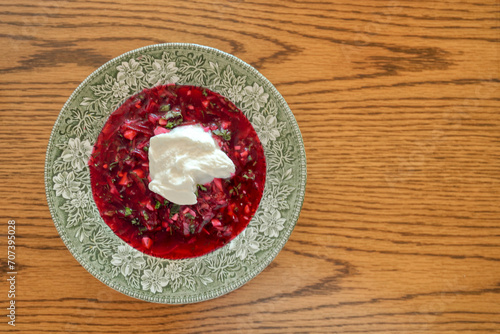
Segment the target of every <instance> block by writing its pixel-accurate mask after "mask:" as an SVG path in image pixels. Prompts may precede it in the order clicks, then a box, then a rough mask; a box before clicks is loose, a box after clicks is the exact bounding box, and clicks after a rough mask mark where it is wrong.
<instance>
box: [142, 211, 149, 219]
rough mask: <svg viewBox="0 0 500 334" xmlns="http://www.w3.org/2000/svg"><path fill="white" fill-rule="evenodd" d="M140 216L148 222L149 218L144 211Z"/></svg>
mask: <svg viewBox="0 0 500 334" xmlns="http://www.w3.org/2000/svg"><path fill="white" fill-rule="evenodd" d="M142 215H143V216H144V219H146V220H149V216H148V213H147V212H146V211H142Z"/></svg>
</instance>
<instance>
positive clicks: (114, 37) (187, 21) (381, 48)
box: [0, 0, 500, 333]
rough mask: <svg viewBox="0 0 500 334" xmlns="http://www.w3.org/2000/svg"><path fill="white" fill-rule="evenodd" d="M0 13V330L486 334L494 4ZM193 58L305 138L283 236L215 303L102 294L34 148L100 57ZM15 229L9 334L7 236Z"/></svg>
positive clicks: (185, 6) (203, 0) (497, 217)
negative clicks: (277, 103) (256, 78)
mask: <svg viewBox="0 0 500 334" xmlns="http://www.w3.org/2000/svg"><path fill="white" fill-rule="evenodd" d="M350 3H351V2H350V1H336V0H335V1H333V0H332V1H292V0H288V1H262V0H256V1H243V0H232V1H219V0H212V1H207V0H197V1H168V2H167V1H148V2H147V4H144V5H138V4H136V3H135V2H134V1H118V0H115V1H111V0H90V1H57V0H56V1H42V0H39V1H34V0H16V1H6V0H2V1H1V13H0V17H1V20H0V41H1V45H2V47H3V54H2V57H1V58H0V73H1V76H0V113H1V114H0V115H1V118H0V124H1V132H0V140H1V144H2V145H1V146H0V161H1V170H0V182H1V184H2V186H1V189H0V192H1V197H0V199H1V203H2V204H1V205H2V210H1V213H0V216H1V224H2V230H1V232H0V234H1V237H0V239H1V240H0V247H1V248H0V249H1V251H0V253H1V254H2V256H1V261H2V262H1V273H2V280H1V281H2V283H1V284H0V288H1V290H0V295H1V296H2V298H1V299H0V301H2V304H1V305H0V307H1V308H2V309H3V310H4V311H3V312H2V319H3V320H2V323H1V325H0V331H2V332H24V333H75V332H76V333H126V332H131V333H149V332H152V333H155V332H157V333H164V332H169V333H214V332H220V333H227V332H235V333H247V332H248V333H494V332H496V333H500V112H499V106H500V105H499V102H498V101H499V96H500V94H499V89H498V88H499V74H500V71H499V64H500V62H499V54H498V52H499V40H500V29H499V28H500V27H499V12H500V11H499V10H500V8H499V4H498V2H497V1H478V0H475V1H468V0H467V1H451V2H441V1H418V2H417V1H405V0H395V1H385V0H380V1H358V2H354V4H350ZM163 42H189V43H197V44H203V45H208V46H212V47H215V48H218V49H221V50H223V51H226V52H229V53H232V54H234V55H235V56H237V57H239V58H241V59H243V60H244V61H246V62H248V63H249V64H251V65H253V66H255V67H256V68H257V69H258V70H259V71H260V72H261V73H262V74H264V75H265V76H266V77H267V78H268V79H269V80H270V81H271V82H272V83H273V84H274V85H275V86H276V87H277V88H278V90H279V91H280V92H281V94H282V95H283V96H284V97H285V99H286V100H287V102H288V104H289V105H290V107H291V109H292V110H293V112H294V114H295V117H296V119H297V122H298V124H299V126H300V129H301V131H302V135H303V138H304V142H305V148H306V152H307V164H308V165H307V167H308V184H307V192H306V197H305V202H304V206H303V209H302V213H301V216H300V219H299V221H298V223H297V227H296V228H295V230H294V232H293V233H292V235H291V238H290V240H289V242H288V243H287V244H286V246H285V247H284V249H283V251H282V252H281V253H280V254H279V255H278V257H277V258H276V259H275V260H274V262H272V264H271V265H270V266H269V267H268V268H267V269H266V270H264V271H263V272H262V273H261V274H260V275H258V276H257V277H256V278H255V279H253V280H252V281H250V282H249V283H248V284H246V285H244V286H243V287H242V288H240V289H238V290H236V291H234V292H232V293H230V294H228V295H225V296H223V297H220V298H217V299H215V300H211V301H207V302H203V303H198V304H191V305H183V306H170V305H158V304H152V303H147V302H143V301H140V300H135V299H133V298H130V297H127V296H125V295H122V294H121V293H118V292H115V291H114V290H112V289H111V288H109V287H107V286H106V285H104V284H103V283H101V282H99V281H98V280H97V279H95V278H94V277H93V276H92V275H90V274H89V273H88V272H87V271H86V270H85V269H84V268H83V267H82V266H80V264H79V263H78V262H77V261H76V260H75V259H74V258H73V257H72V256H71V254H70V253H69V251H68V250H67V249H66V247H65V246H64V244H63V242H62V241H61V239H60V238H59V235H58V234H57V231H56V229H55V227H54V224H53V222H52V219H51V216H50V213H49V210H48V207H47V202H46V199H45V190H44V182H43V174H44V160H45V150H46V146H47V142H48V140H49V135H50V132H51V129H52V126H53V124H54V122H55V120H56V118H57V115H58V113H59V111H60V109H61V108H62V106H63V104H64V102H65V101H66V100H67V99H68V97H69V95H70V94H71V93H72V91H73V90H74V89H75V88H76V87H77V86H78V84H79V83H80V82H81V81H82V80H84V79H85V78H86V77H87V76H88V75H89V74H90V73H91V72H93V71H94V70H95V69H96V68H97V67H99V66H100V65H102V64H103V63H105V62H106V61H108V60H110V59H112V58H114V57H116V56H118V55H120V54H122V53H124V52H126V51H129V50H133V49H136V48H138V47H141V46H145V45H149V44H156V43H163ZM10 219H14V220H15V222H16V238H17V239H16V264H17V267H16V270H17V272H18V273H17V276H16V298H15V300H16V316H17V317H16V326H15V327H12V326H8V325H7V320H8V319H7V318H6V317H5V316H4V314H6V313H7V311H6V310H5V308H6V307H8V306H9V304H8V300H7V299H6V297H7V292H8V290H9V286H8V285H7V284H6V280H5V277H6V276H7V271H8V269H7V263H6V261H7V250H6V249H7V223H8V220H10Z"/></svg>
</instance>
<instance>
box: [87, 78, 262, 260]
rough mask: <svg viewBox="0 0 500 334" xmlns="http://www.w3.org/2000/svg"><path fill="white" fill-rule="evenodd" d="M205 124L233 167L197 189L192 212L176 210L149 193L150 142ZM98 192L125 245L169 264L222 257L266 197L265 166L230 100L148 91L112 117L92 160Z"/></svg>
mask: <svg viewBox="0 0 500 334" xmlns="http://www.w3.org/2000/svg"><path fill="white" fill-rule="evenodd" d="M188 124H199V125H201V126H202V127H204V128H205V129H207V131H208V130H209V131H210V132H211V134H212V137H213V138H214V140H215V141H216V143H218V144H219V146H220V148H221V150H222V151H223V152H225V153H226V155H227V156H228V157H229V158H230V159H231V160H232V161H233V163H234V165H235V167H236V172H235V174H234V176H232V177H230V178H228V179H214V180H213V182H211V183H207V184H203V185H198V196H197V198H198V201H197V203H196V204H194V205H177V204H174V203H171V202H169V201H167V200H166V199H165V198H163V197H162V196H160V195H158V194H156V193H154V192H152V191H150V190H149V188H148V184H149V182H150V180H151V179H150V177H149V161H148V148H149V140H150V138H151V137H152V136H154V135H156V134H159V133H165V132H168V131H169V130H170V129H172V128H174V127H177V126H183V125H188ZM89 167H90V179H91V184H92V193H93V196H94V200H95V202H96V204H97V208H98V209H99V212H100V214H101V217H102V218H103V219H104V221H105V222H106V224H107V225H108V226H109V227H110V228H111V229H112V230H113V231H114V232H115V233H116V234H117V235H118V236H119V237H120V238H121V239H123V240H124V241H125V242H127V243H128V244H129V245H131V246H132V247H134V248H135V249H138V250H140V251H142V252H144V253H146V254H150V255H152V256H157V257H161V258H167V259H183V258H193V257H197V256H201V255H204V254H207V253H209V252H211V251H213V250H216V249H218V248H220V247H222V246H224V245H225V244H226V243H228V242H229V241H230V240H232V239H233V238H234V237H236V236H237V235H238V234H239V233H240V232H242V231H243V229H244V228H245V227H246V226H247V225H248V223H249V222H250V220H251V218H252V217H253V215H254V213H255V211H256V210H257V207H258V205H259V202H260V199H261V197H262V192H263V191H264V182H265V177H266V162H265V158H264V151H263V148H262V145H261V143H260V141H259V138H258V137H257V133H256V132H255V130H254V129H253V127H252V125H251V124H250V122H249V121H248V119H247V118H246V117H245V116H244V115H243V113H242V112H241V111H240V110H239V109H238V108H237V107H236V106H235V105H234V104H233V103H231V102H230V101H228V100H227V99H226V98H224V97H223V96H221V95H219V94H217V93H214V92H212V91H210V90H207V89H204V88H200V87H194V86H178V85H165V86H157V87H154V88H151V89H145V90H144V91H142V92H141V93H139V94H137V95H134V96H132V97H131V98H129V99H128V100H127V101H126V102H125V103H124V104H123V105H122V106H120V107H119V108H118V109H117V110H116V111H115V112H113V113H112V114H111V115H110V116H109V119H108V120H107V122H106V124H105V125H104V127H103V129H102V131H101V133H100V134H99V137H98V138H97V142H96V144H95V145H94V149H93V152H92V155H91V157H90V160H89Z"/></svg>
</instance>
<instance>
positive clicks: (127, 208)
mask: <svg viewBox="0 0 500 334" xmlns="http://www.w3.org/2000/svg"><path fill="white" fill-rule="evenodd" d="M131 214H132V209H131V208H129V207H126V208H125V217H127V216H130V215H131Z"/></svg>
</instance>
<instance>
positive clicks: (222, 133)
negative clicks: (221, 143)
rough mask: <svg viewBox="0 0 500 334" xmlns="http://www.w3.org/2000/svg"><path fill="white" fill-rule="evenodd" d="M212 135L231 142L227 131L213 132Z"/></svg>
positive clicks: (229, 133)
mask: <svg viewBox="0 0 500 334" xmlns="http://www.w3.org/2000/svg"><path fill="white" fill-rule="evenodd" d="M212 133H213V134H214V135H216V136H219V137H222V139H224V140H231V132H230V131H229V130H227V129H222V130H219V129H217V130H214V131H212Z"/></svg>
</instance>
